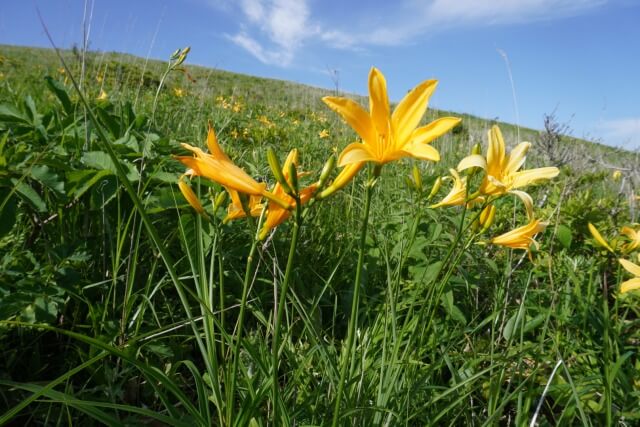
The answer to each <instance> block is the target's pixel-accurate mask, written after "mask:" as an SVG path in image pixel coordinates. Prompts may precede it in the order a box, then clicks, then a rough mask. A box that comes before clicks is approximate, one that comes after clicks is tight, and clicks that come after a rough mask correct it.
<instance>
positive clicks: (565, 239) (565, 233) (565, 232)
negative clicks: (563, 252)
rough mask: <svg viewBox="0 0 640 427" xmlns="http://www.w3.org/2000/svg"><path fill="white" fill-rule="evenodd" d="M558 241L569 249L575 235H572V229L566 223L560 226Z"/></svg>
mask: <svg viewBox="0 0 640 427" xmlns="http://www.w3.org/2000/svg"><path fill="white" fill-rule="evenodd" d="M557 236H558V241H559V242H560V244H561V245H562V246H564V248H565V249H569V247H570V246H571V241H572V240H573V237H572V235H571V229H570V228H569V227H567V226H566V225H564V224H560V225H559V226H558V234H557Z"/></svg>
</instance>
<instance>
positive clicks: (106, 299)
mask: <svg viewBox="0 0 640 427" xmlns="http://www.w3.org/2000/svg"><path fill="white" fill-rule="evenodd" d="M61 54H62V58H63V59H64V62H65V63H66V67H65V66H63V65H62V63H61V61H60V60H59V59H58V58H57V57H56V54H55V52H54V51H52V50H46V49H31V48H21V47H11V46H0V425H2V424H7V423H12V424H15V425H58V424H61V425H66V424H79V425H100V424H106V425H141V424H150V425H180V426H182V425H189V426H193V425H236V426H245V425H250V426H267V425H272V426H280V425H330V424H332V423H333V425H357V426H369V425H412V426H413V425H593V426H599V425H635V424H639V423H640V413H639V412H638V402H639V401H640V358H639V356H638V343H639V342H640V341H639V340H640V327H639V324H640V320H639V317H638V315H639V313H640V305H639V304H638V302H639V300H638V291H637V290H634V289H636V288H637V285H636V282H634V279H633V277H632V276H634V275H637V273H636V271H640V267H637V266H635V267H634V264H632V263H635V262H636V261H638V253H639V252H640V251H639V249H640V238H639V237H638V236H639V235H638V226H637V225H635V226H634V223H635V221H636V216H637V213H636V203H637V201H636V196H635V183H636V181H637V170H636V157H635V154H634V153H630V152H624V151H622V150H618V149H614V148H610V147H607V146H604V145H600V144H595V143H591V142H587V141H582V140H577V139H575V138H570V137H568V136H566V135H562V132H561V131H566V129H567V128H566V127H563V126H562V125H559V124H557V122H556V121H555V120H554V119H553V117H552V116H550V118H549V119H548V121H547V122H546V130H545V132H546V133H545V132H543V133H542V134H540V133H538V132H536V131H534V130H531V129H516V127H514V126H512V125H509V124H506V123H497V122H496V121H489V120H483V119H481V118H477V117H471V116H468V115H464V114H456V113H452V112H444V111H437V110H432V109H429V110H427V112H426V114H425V115H424V117H423V118H422V121H421V123H422V125H426V124H429V123H432V122H434V121H436V122H437V121H438V120H441V121H440V122H438V123H442V120H445V121H446V120H448V119H446V118H447V117H459V118H461V119H462V120H461V123H460V124H459V125H457V126H456V127H453V128H452V129H451V130H450V131H449V132H444V131H443V132H442V135H441V136H439V137H438V138H437V139H435V140H434V141H433V142H431V144H430V145H431V146H432V147H434V148H435V149H437V152H438V153H439V157H440V161H437V162H436V161H426V160H421V159H418V158H417V157H420V156H419V154H420V153H422V156H423V157H422V158H423V159H424V158H426V157H428V156H427V155H426V154H424V152H420V153H419V152H418V151H413V152H411V155H408V154H406V152H408V151H406V152H403V153H405V154H402V155H403V156H405V157H409V158H408V159H402V160H398V161H396V160H397V159H396V158H392V157H393V156H391V157H389V156H387V155H388V154H389V153H386V154H385V156H387V157H385V156H382V157H378V158H376V159H374V161H371V162H367V163H364V164H363V165H361V166H359V168H360V170H359V172H358V173H357V174H355V173H354V174H350V175H353V178H352V179H348V180H345V182H343V183H342V184H344V185H337V184H339V183H340V178H339V177H344V176H345V175H344V174H345V172H344V171H345V169H346V168H348V167H349V166H344V165H345V164H346V163H345V156H344V154H343V155H342V156H339V154H340V153H341V152H342V151H343V149H344V148H345V147H347V146H349V144H350V143H352V142H353V141H355V140H357V138H358V135H357V134H356V133H355V132H354V131H353V130H352V129H351V127H350V126H348V125H346V124H345V123H344V122H343V121H342V120H341V117H340V115H339V114H335V113H334V112H333V111H331V110H330V109H329V108H328V107H327V105H329V106H330V107H331V108H333V109H334V110H336V111H338V112H339V113H340V112H342V113H345V111H344V110H340V108H339V107H336V105H340V102H342V101H339V100H338V98H331V99H332V100H333V101H331V100H329V101H327V105H325V104H324V103H323V101H322V97H323V96H325V95H333V96H335V95H336V93H335V92H334V91H325V90H322V89H317V88H310V87H306V86H302V85H297V84H293V83H288V82H283V81H276V80H267V79H259V78H254V77H249V76H243V75H238V74H233V73H228V72H224V71H219V70H211V69H206V68H201V67H195V66H190V65H189V64H188V58H187V54H188V50H178V51H176V53H175V54H174V55H173V56H172V58H171V60H170V61H169V62H168V63H163V62H156V61H145V60H143V59H140V58H135V57H132V56H128V55H121V54H115V53H100V52H91V53H87V54H86V55H82V54H81V53H79V52H77V51H64V52H61ZM185 59H186V62H185ZM363 78H364V76H363ZM389 78H393V77H392V76H389ZM74 81H75V82H77V84H78V85H79V89H80V90H77V88H75V87H74ZM416 83H418V82H416ZM336 90H337V89H336ZM350 98H351V99H353V100H355V101H356V102H357V103H359V104H361V105H368V101H367V100H366V98H363V97H358V96H350ZM85 101H86V103H85ZM378 102H380V101H378ZM378 105H382V104H378ZM353 108H355V107H353ZM365 110H366V107H365ZM380 117H381V116H380ZM387 119H388V117H387V116H385V120H387ZM381 121H382V119H381V118H379V119H378V121H375V123H374V125H373V127H372V128H371V129H370V130H369V131H370V132H373V133H374V134H375V133H376V132H382V131H381V130H380V127H379V126H378V127H376V126H375V125H376V123H380V122H381ZM207 123H210V125H211V127H212V130H211V131H209V129H208V127H207ZM372 123H373V122H372ZM448 123H449V124H450V125H451V126H453V124H455V123H453V121H450V122H448ZM351 124H353V123H351ZM405 125H406V123H405ZM416 125H417V123H416ZM494 125H499V127H498V126H494ZM405 127H407V128H408V127H409V126H405ZM413 127H415V126H412V127H411V128H413ZM400 128H401V127H397V128H394V129H395V130H394V131H397V130H398V129H400ZM402 129H404V128H402ZM447 129H449V128H447ZM496 129H501V130H502V135H501V136H500V138H499V135H498V132H499V130H496ZM213 130H215V135H216V136H217V142H216V140H213V139H211V138H212V136H211V135H212V133H213V132H214V131H213ZM559 130H561V131H559ZM359 131H360V132H364V130H363V129H359ZM487 134H488V135H489V137H487ZM517 135H520V139H521V140H529V141H531V142H532V143H533V144H532V148H531V152H530V155H529V156H528V158H527V161H526V164H525V165H524V166H522V170H535V169H537V168H543V167H548V166H552V163H555V164H557V165H558V166H559V167H560V168H561V169H560V170H559V172H560V173H559V175H558V176H557V177H555V178H553V179H550V178H551V175H554V174H553V173H551V172H552V171H550V170H549V169H547V170H546V171H547V175H546V176H542V175H539V176H538V179H537V180H530V181H528V182H524V181H523V182H521V184H522V185H521V186H524V184H531V185H530V186H527V188H526V190H527V192H528V194H529V195H530V196H527V195H526V194H527V193H525V195H523V194H520V193H518V192H517V191H521V190H520V187H521V186H520V185H516V184H515V183H514V182H512V180H511V178H513V176H515V174H516V173H517V172H516V170H517V169H518V167H516V168H515V169H513V170H511V171H505V170H506V169H505V170H501V171H500V172H499V173H497V172H495V171H494V172H491V170H492V167H494V166H495V164H496V163H495V156H494V157H493V161H492V159H491V157H490V156H489V155H488V154H487V150H488V149H490V148H491V147H495V146H497V145H495V144H497V141H499V139H504V142H505V143H506V145H507V153H509V152H516V153H517V152H518V151H517V149H516V147H518V145H517V144H518V143H519V142H520V141H518V139H517V138H518V137H517ZM360 136H362V135H360ZM398 139H402V138H400V137H399V136H398ZM212 141H213V142H212ZM207 142H208V143H207ZM369 142H371V141H369ZM181 143H187V144H189V145H190V146H192V147H199V148H200V149H202V150H204V151H205V152H206V153H208V154H205V155H203V157H202V158H199V159H196V160H198V161H199V160H202V159H209V160H206V161H212V160H211V159H210V157H215V158H216V159H217V160H215V161H216V162H217V163H212V164H215V165H216V168H214V169H212V170H213V172H211V170H209V169H206V168H205V166H203V164H201V163H198V162H197V161H196V160H194V157H193V154H192V151H193V150H194V149H192V148H189V147H186V148H185V146H182V145H181ZM366 143H367V141H365V144H360V145H366ZM520 147H521V148H522V147H523V146H520ZM542 147H545V150H544V151H545V152H542ZM409 148H411V147H408V146H407V147H406V149H407V150H409ZM362 149H363V148H362V147H360V146H357V147H355V148H353V147H352V149H351V150H352V151H354V150H355V151H358V150H359V151H362ZM217 150H222V151H224V153H226V156H228V157H227V160H228V161H229V162H233V164H235V165H237V166H238V167H240V168H241V169H242V170H243V171H244V172H243V173H246V176H247V177H248V178H250V179H251V180H255V181H254V182H255V184H254V182H250V181H248V180H247V178H246V177H245V176H244V175H240V172H237V171H236V169H232V168H231V167H230V166H229V165H228V164H227V163H224V162H226V161H227V160H224V157H223V155H221V154H219V153H218V152H217ZM525 151H526V149H525ZM291 153H293V154H291ZM431 154H432V153H431ZM522 154H523V155H524V153H522ZM470 155H471V156H470ZM605 155H606V158H607V159H609V160H608V161H607V162H606V163H605V162H603V161H601V160H600V159H603V158H605ZM197 156H198V155H197ZM197 156H196V157H197ZM204 156H209V157H204ZM514 156H515V154H514ZM285 158H287V160H286V161H281V159H285ZM463 159H464V160H463ZM481 159H484V162H485V165H484V166H483V165H482V160H481ZM611 159H615V164H614V163H611V162H614V160H611ZM392 160H393V161H392ZM432 160H436V159H435V158H432ZM203 161H204V160H203ZM461 161H462V163H461ZM334 162H337V163H338V166H335V163H334ZM183 163H184V164H183ZM185 164H186V165H187V166H188V168H191V169H192V171H189V170H188V168H186V167H185ZM352 164H353V163H352ZM492 165H493V166H492ZM479 166H483V167H484V169H485V170H483V169H482V168H481V167H479ZM518 166H520V165H518ZM223 167H228V168H229V169H224V168H223ZM199 168H200V169H199ZM205 169H206V170H205ZM207 171H208V172H207ZM614 171H615V173H614ZM222 172H224V173H222ZM503 172H504V173H503ZM212 173H214V174H217V175H215V177H219V176H222V178H217V179H212V178H215V177H214V176H213V175H212ZM341 173H342V174H343V175H340V174H341ZM540 173H542V172H540ZM489 174H493V175H492V176H495V177H496V178H497V179H498V181H499V182H502V183H506V184H505V185H506V186H505V187H500V186H496V184H495V181H492V180H490V179H489V178H488V175H489ZM500 174H501V175H500ZM498 175H500V176H498ZM230 176H233V177H235V178H238V180H236V181H231V180H230V178H229V177H230ZM349 178H351V177H349ZM543 178H544V179H543ZM216 181H217V182H216ZM238 181H240V182H242V183H243V185H244V186H241V187H240V188H234V185H235V183H237V182H238ZM179 182H180V188H179V187H178V183H179ZM261 183H266V185H263V184H261ZM222 184H223V185H224V186H225V187H226V188H227V189H226V190H225V188H224V187H223V185H222ZM533 184H537V185H533ZM338 187H341V188H338ZM247 188H248V189H247ZM189 189H192V190H191V191H192V192H190V190H189ZM452 189H453V190H452ZM229 190H231V191H229ZM233 190H237V191H239V192H240V194H238V193H236V194H235V195H234V194H233V193H234V191H233ZM507 190H516V193H515V195H516V196H517V197H513V195H512V193H507ZM251 191H253V192H254V193H255V194H254V197H255V198H252V197H251V196H250V194H253V193H251ZM264 192H268V193H269V194H264ZM228 193H230V194H228ZM242 193H247V194H249V195H243V194H242ZM258 194H261V195H263V196H266V197H268V198H270V200H271V201H270V202H266V201H265V200H266V199H264V198H263V199H261V200H260V199H258V198H257V197H258ZM527 197H530V198H527ZM274 198H275V199H278V200H275V201H274ZM529 201H530V202H531V203H529ZM523 202H524V203H523ZM230 203H231V205H232V206H234V207H232V208H231V209H230V210H227V206H228V205H229V204H230ZM278 203H280V205H282V206H280V205H279V204H278ZM194 207H196V208H197V209H194ZM253 208H255V209H253ZM287 208H288V209H289V210H287ZM231 212H235V215H237V216H238V217H246V216H247V215H246V213H249V214H250V215H249V216H248V218H236V219H229V218H226V217H227V215H229V214H230V213H231ZM252 213H255V215H257V216H255V217H253V216H252V215H251V214H252ZM277 215H284V216H286V217H287V218H281V217H280V216H277ZM230 216H231V215H230ZM225 219H229V220H227V221H225ZM280 219H282V221H281V223H279V224H276V223H277V222H278V221H280ZM265 224H267V225H266V226H265ZM545 224H548V225H547V226H546V229H545ZM590 224H591V225H590ZM272 225H273V227H272ZM523 226H524V227H525V228H522V227H523ZM265 227H266V228H265ZM527 227H528V228H527ZM590 230H591V231H590ZM535 234H537V236H535V240H534V237H533V236H534V235H535ZM257 237H258V238H257ZM619 259H623V261H622V263H621V262H619V261H618V260H619ZM636 267H637V270H636V269H635V268H636ZM629 272H630V273H632V274H629ZM629 279H631V280H629ZM623 282H624V285H623V286H624V287H622V288H621V284H623ZM623 290H624V291H625V292H622V291H623Z"/></svg>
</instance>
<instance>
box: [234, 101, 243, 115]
mask: <svg viewBox="0 0 640 427" xmlns="http://www.w3.org/2000/svg"><path fill="white" fill-rule="evenodd" d="M231 109H232V110H233V112H234V113H239V112H240V111H242V104H241V103H239V102H234V103H233V107H232V108H231Z"/></svg>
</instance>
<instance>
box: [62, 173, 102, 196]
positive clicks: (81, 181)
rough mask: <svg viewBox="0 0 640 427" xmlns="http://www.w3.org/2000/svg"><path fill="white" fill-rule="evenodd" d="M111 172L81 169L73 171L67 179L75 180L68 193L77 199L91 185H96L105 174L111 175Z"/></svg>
mask: <svg viewBox="0 0 640 427" xmlns="http://www.w3.org/2000/svg"><path fill="white" fill-rule="evenodd" d="M111 174H112V172H111V171H108V170H101V171H95V170H83V171H74V172H72V173H70V174H69V175H68V178H69V181H71V182H77V184H76V185H74V186H73V188H72V189H71V191H69V194H70V195H71V196H73V197H74V198H75V199H79V198H80V197H82V195H83V194H84V193H86V192H87V190H89V189H90V188H91V187H93V186H94V185H96V183H97V182H98V181H100V180H101V179H102V178H104V177H105V176H108V175H111Z"/></svg>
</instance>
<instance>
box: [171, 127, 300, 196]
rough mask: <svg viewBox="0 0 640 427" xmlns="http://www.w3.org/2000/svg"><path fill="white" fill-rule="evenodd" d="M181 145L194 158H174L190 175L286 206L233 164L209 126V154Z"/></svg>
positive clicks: (262, 184) (264, 186) (263, 185)
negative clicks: (188, 170) (188, 169)
mask: <svg viewBox="0 0 640 427" xmlns="http://www.w3.org/2000/svg"><path fill="white" fill-rule="evenodd" d="M181 145H182V146H183V147H184V148H186V149H187V150H189V151H191V152H192V153H193V154H194V156H193V157H189V156H176V159H177V160H179V161H180V162H182V163H183V164H184V165H185V166H187V167H188V168H190V169H192V175H195V176H203V177H205V178H208V179H210V180H212V181H215V182H217V183H219V184H220V185H222V186H224V187H226V188H229V189H232V190H235V191H238V192H240V193H244V194H249V195H254V196H264V197H266V198H268V199H269V200H271V201H273V202H275V203H278V204H280V205H281V206H283V207H284V206H288V205H287V203H286V202H284V201H283V200H281V199H279V198H278V197H276V196H274V195H273V194H272V193H270V192H268V191H267V190H266V184H264V183H258V182H257V181H255V180H254V179H253V178H251V177H250V176H249V175H248V174H247V173H246V172H245V171H244V170H242V169H241V168H239V167H238V166H236V165H235V164H233V162H232V161H231V160H230V159H229V157H228V156H227V155H226V154H225V153H224V151H222V148H221V147H220V145H219V144H218V139H217V138H216V134H215V132H214V130H213V128H212V127H211V126H209V132H208V134H207V145H208V147H209V151H210V153H211V154H207V153H205V152H204V151H202V150H201V149H200V148H198V147H193V146H191V145H189V144H184V143H183V144H181Z"/></svg>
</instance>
